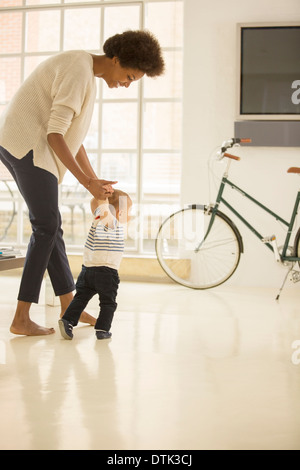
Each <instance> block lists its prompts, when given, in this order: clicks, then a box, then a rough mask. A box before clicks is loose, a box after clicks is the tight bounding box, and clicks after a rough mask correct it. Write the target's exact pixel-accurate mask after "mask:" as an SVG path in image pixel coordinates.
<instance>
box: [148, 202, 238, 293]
mask: <svg viewBox="0 0 300 470" xmlns="http://www.w3.org/2000/svg"><path fill="white" fill-rule="evenodd" d="M211 217H212V214H211V212H209V211H208V210H207V208H206V207H205V206H193V207H190V208H187V209H182V210H180V211H178V212H175V213H174V214H172V215H171V216H170V217H168V218H167V219H166V220H165V221H164V222H163V223H162V225H161V226H160V228H159V231H158V235H157V238H156V244H155V248H156V255H157V259H158V261H159V263H160V265H161V267H162V269H163V270H164V271H165V273H166V274H167V275H168V276H169V277H170V278H171V279H173V280H174V281H175V282H177V283H179V284H181V285H183V286H186V287H190V288H193V289H209V288H212V287H216V286H218V285H220V284H222V283H223V282H225V281H227V280H228V279H229V278H230V277H231V276H232V274H233V273H234V271H235V270H236V268H237V266H238V264H239V261H240V254H241V252H243V243H242V238H241V235H240V233H239V231H238V229H237V228H236V226H235V225H234V223H233V222H232V221H231V220H230V219H229V218H228V217H227V216H226V215H225V214H223V213H222V212H220V211H217V212H216V214H215V219H214V221H213V224H212V227H211V229H210V231H209V233H208V235H207V237H206V238H205V234H206V232H207V228H208V226H209V223H210V221H211Z"/></svg>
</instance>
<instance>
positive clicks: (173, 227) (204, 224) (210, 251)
mask: <svg viewBox="0 0 300 470" xmlns="http://www.w3.org/2000/svg"><path fill="white" fill-rule="evenodd" d="M246 142H251V140H250V139H237V138H232V139H229V140H227V141H225V142H224V143H223V144H222V146H221V148H220V150H219V151H218V152H217V159H218V160H222V159H223V158H227V159H228V161H227V165H226V169H225V171H224V173H223V176H222V179H221V182H220V185H219V188H218V193H217V197H216V200H215V202H214V203H212V204H208V205H201V204H191V205H188V206H187V207H185V208H183V209H180V210H178V211H177V212H175V213H173V214H172V215H170V216H169V217H168V218H167V219H166V220H165V221H164V222H163V223H162V224H161V226H160V228H159V230H158V234H157V237H156V242H155V249H156V255H157V259H158V261H159V264H160V266H161V267H162V269H163V270H164V271H165V273H166V274H167V275H168V276H169V277H170V278H171V279H172V280H173V281H175V282H177V283H178V284H181V285H183V286H186V287H190V288H193V289H209V288H213V287H216V286H219V285H220V284H223V283H224V282H226V281H227V280H228V279H229V278H230V277H231V276H232V275H233V273H234V272H235V271H236V269H237V267H238V265H239V262H240V257H241V253H243V251H244V245H243V239H242V236H241V234H240V232H239V230H238V228H237V227H236V225H235V223H234V222H233V221H232V220H231V219H230V218H229V217H228V216H227V215H226V214H224V213H223V212H221V211H220V210H219V206H220V204H221V203H222V204H224V205H225V206H226V207H227V209H229V210H230V211H231V212H232V213H233V214H234V215H235V216H236V217H237V218H238V219H239V220H240V221H241V222H243V224H244V225H246V227H248V229H249V230H250V231H251V232H252V233H253V234H254V235H255V236H256V237H257V238H259V239H260V240H261V242H262V243H264V245H265V246H266V247H267V248H268V249H269V250H271V251H272V252H273V254H274V258H275V260H276V262H277V263H279V264H281V265H282V266H284V267H288V272H287V274H286V276H285V278H284V281H283V284H282V286H281V288H280V290H279V293H278V295H277V298H276V299H279V296H280V293H281V291H282V289H283V286H284V284H285V281H286V279H287V276H288V274H289V273H292V280H293V281H294V282H297V281H299V280H300V272H299V271H297V270H295V269H294V266H295V264H296V263H298V264H299V262H300V228H299V229H298V231H297V233H296V236H295V239H294V244H293V246H292V247H290V246H289V243H290V238H291V234H292V230H293V227H294V224H295V219H296V215H297V211H298V206H299V202H300V191H298V193H297V196H296V199H295V204H294V208H293V211H292V214H291V218H290V220H289V221H286V220H284V219H283V218H282V217H280V216H279V215H278V214H276V213H275V212H273V211H272V210H271V209H270V208H268V207H267V206H265V205H264V204H262V203H261V202H260V201H258V200H257V199H255V198H254V197H252V196H251V195H250V194H248V193H247V192H246V191H244V190H243V189H241V188H240V187H238V186H237V185H236V184H235V183H233V182H232V181H230V180H229V179H228V174H229V169H230V165H231V162H232V161H233V160H236V161H237V160H240V157H237V156H235V155H232V154H230V153H228V152H227V150H228V149H230V148H232V147H234V146H237V145H239V144H240V143H246ZM288 173H294V174H300V168H297V167H291V168H289V169H288ZM226 186H230V187H231V188H232V189H234V190H236V191H238V192H239V193H240V194H242V195H243V196H245V197H246V198H247V199H248V200H249V201H251V202H252V203H254V204H255V205H257V206H258V207H260V208H261V209H262V210H263V211H265V212H267V213H268V214H269V215H271V216H272V217H273V218H275V219H276V220H277V221H280V222H281V223H282V224H283V225H285V226H286V227H287V233H286V237H285V240H284V244H283V247H282V250H280V248H278V246H277V240H276V236H275V235H271V236H269V237H263V236H262V235H261V234H260V233H259V232H258V231H257V230H256V228H255V227H254V226H253V225H252V224H251V223H249V222H248V221H247V219H246V218H245V217H243V216H242V215H241V214H240V213H239V212H238V210H236V209H235V208H234V207H233V206H232V205H231V204H229V202H228V201H227V200H226V199H225V198H224V190H225V187H226Z"/></svg>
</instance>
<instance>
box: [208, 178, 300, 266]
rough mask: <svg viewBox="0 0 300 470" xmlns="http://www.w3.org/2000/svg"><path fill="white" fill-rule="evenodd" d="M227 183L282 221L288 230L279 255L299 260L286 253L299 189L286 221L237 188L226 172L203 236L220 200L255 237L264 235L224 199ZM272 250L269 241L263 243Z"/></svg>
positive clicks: (299, 194)
mask: <svg viewBox="0 0 300 470" xmlns="http://www.w3.org/2000/svg"><path fill="white" fill-rule="evenodd" d="M226 184H228V185H229V186H230V187H231V188H232V189H235V190H236V191H238V192H239V193H240V194H242V195H243V196H245V197H246V198H247V199H249V200H250V201H252V202H253V203H254V204H256V205H257V206H259V207H260V208H261V209H263V210H264V211H265V212H267V213H268V214H270V215H271V216H272V217H274V218H275V219H276V220H278V221H280V222H282V223H283V224H284V225H286V226H287V227H288V230H287V235H286V238H285V241H284V245H283V250H282V253H281V255H280V258H281V260H282V261H286V260H288V261H299V260H300V258H299V257H296V256H288V255H287V254H286V252H287V249H288V246H289V241H290V238H291V234H292V229H293V226H294V223H295V219H296V216H297V212H298V206H299V202H300V191H298V194H297V197H296V201H295V205H294V209H293V212H292V215H291V219H290V221H289V222H287V221H286V220H284V219H283V218H282V217H280V216H279V215H278V214H276V213H275V212H273V211H271V210H270V209H269V208H268V207H266V206H264V205H263V204H261V203H260V202H259V201H258V200H257V199H255V198H254V197H252V196H251V195H250V194H248V193H246V191H244V190H243V189H241V188H239V187H238V186H237V185H236V184H234V183H232V182H231V181H229V180H228V178H227V174H225V175H224V176H223V178H222V182H221V185H220V188H219V192H218V195H217V199H216V203H215V205H214V206H213V207H212V209H211V214H212V218H211V221H210V224H209V227H208V229H207V232H206V236H205V238H206V237H207V235H208V233H209V231H210V228H211V226H212V225H213V222H214V218H215V214H216V212H217V210H218V207H219V205H220V203H221V202H222V203H223V204H224V205H225V206H226V207H227V208H228V209H229V210H230V211H231V212H232V213H233V214H234V215H235V216H236V217H237V218H238V219H239V220H240V221H241V222H243V224H244V225H246V227H248V229H249V230H250V231H251V232H252V233H254V235H256V237H257V238H259V239H260V240H261V241H263V239H264V237H263V236H262V235H261V234H260V233H259V232H258V231H257V230H256V229H255V228H254V227H253V225H251V224H250V223H249V222H248V221H247V220H246V219H245V218H244V217H243V216H242V215H241V214H240V213H239V212H238V211H237V210H236V209H234V207H232V206H231V205H230V204H229V202H228V201H226V199H224V197H223V192H224V189H225V185H226ZM264 244H265V245H266V246H267V247H268V248H269V249H270V250H271V251H272V252H274V248H273V246H272V245H271V244H270V243H264Z"/></svg>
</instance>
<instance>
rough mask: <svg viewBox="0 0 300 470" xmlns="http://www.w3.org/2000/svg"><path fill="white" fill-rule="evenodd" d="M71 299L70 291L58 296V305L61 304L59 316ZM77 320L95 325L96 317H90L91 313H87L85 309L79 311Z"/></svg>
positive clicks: (62, 313)
mask: <svg viewBox="0 0 300 470" xmlns="http://www.w3.org/2000/svg"><path fill="white" fill-rule="evenodd" d="M72 300H73V294H72V292H70V293H69V294H64V295H61V296H60V305H61V313H60V318H61V317H62V316H63V315H64V313H65V311H66V310H67V308H68V306H69V305H70V303H71V302H72ZM79 321H80V322H81V323H87V324H88V325H92V326H95V325H96V318H94V317H92V315H90V314H89V313H87V312H85V311H83V312H82V313H81V315H80V318H79Z"/></svg>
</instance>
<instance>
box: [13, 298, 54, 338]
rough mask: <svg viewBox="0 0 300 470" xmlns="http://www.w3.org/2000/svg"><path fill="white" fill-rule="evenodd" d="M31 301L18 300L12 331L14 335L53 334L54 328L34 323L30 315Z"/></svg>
mask: <svg viewBox="0 0 300 470" xmlns="http://www.w3.org/2000/svg"><path fill="white" fill-rule="evenodd" d="M30 306H31V303H30V302H24V301H22V300H18V303H17V309H16V313H15V316H14V319H13V321H12V324H11V327H10V332H11V333H13V334H14V335H25V336H41V335H52V334H53V333H55V330H54V328H45V327H44V326H40V325H38V324H37V323H34V322H33V321H32V320H31V319H30V316H29V310H30Z"/></svg>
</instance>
